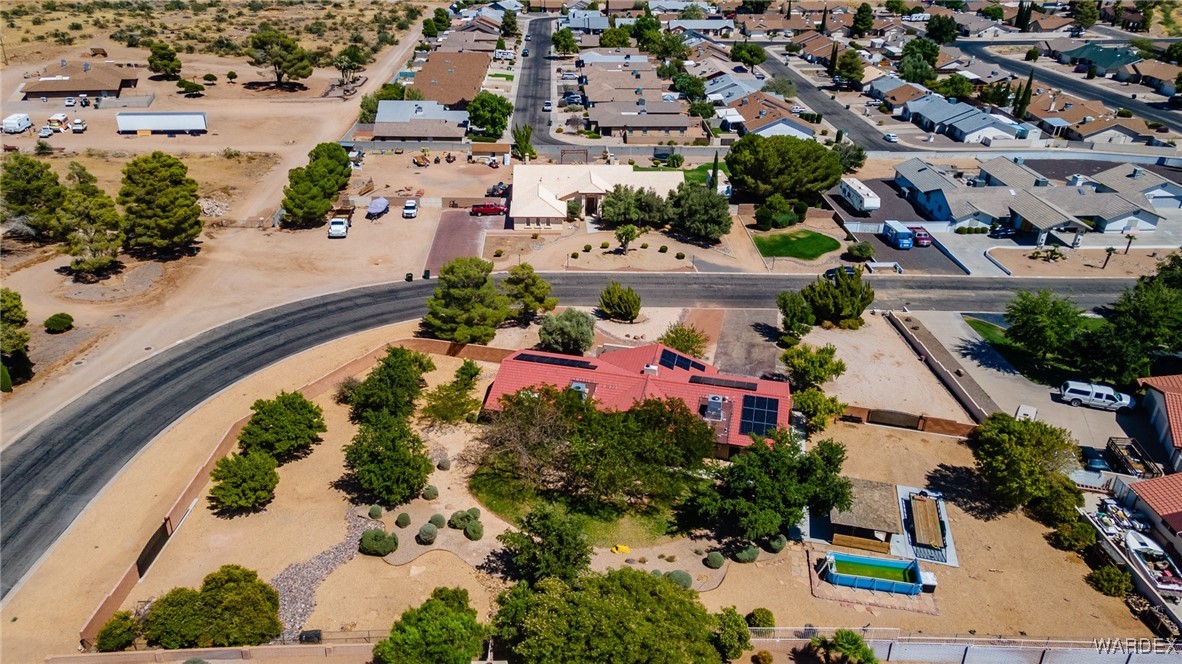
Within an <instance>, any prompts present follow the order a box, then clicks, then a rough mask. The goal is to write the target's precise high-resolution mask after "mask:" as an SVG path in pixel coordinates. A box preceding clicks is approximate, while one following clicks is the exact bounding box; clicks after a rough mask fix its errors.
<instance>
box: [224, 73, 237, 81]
mask: <svg viewBox="0 0 1182 664" xmlns="http://www.w3.org/2000/svg"><path fill="white" fill-rule="evenodd" d="M226 80H227V81H229V82H231V83H233V82H234V81H236V80H238V72H236V71H228V72H226Z"/></svg>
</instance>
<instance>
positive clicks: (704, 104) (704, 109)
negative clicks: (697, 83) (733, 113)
mask: <svg viewBox="0 0 1182 664" xmlns="http://www.w3.org/2000/svg"><path fill="white" fill-rule="evenodd" d="M689 114H690V116H692V117H695V118H712V117H714V103H713V102H709V101H705V100H699V101H695V102H692V103H690V105H689Z"/></svg>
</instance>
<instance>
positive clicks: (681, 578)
mask: <svg viewBox="0 0 1182 664" xmlns="http://www.w3.org/2000/svg"><path fill="white" fill-rule="evenodd" d="M665 578H666V579H669V580H670V581H672V582H673V583H676V584H677V585H679V586H681V587H682V588H685V589H686V590H689V588H690V586H692V585H694V577H692V576H690V575H689V572H687V571H685V570H680V569H679V570H674V571H672V572H669V573H668V574H666V575H665Z"/></svg>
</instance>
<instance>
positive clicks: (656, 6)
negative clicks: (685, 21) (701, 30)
mask: <svg viewBox="0 0 1182 664" xmlns="http://www.w3.org/2000/svg"><path fill="white" fill-rule="evenodd" d="M632 4H635V1H633V3H632ZM631 6H632V5H629V8H631ZM690 6H696V7H698V8H700V9H701V10H702V12H703V13H705V14H706V15H707V16H709V15H711V14H714V13H715V12H716V10H715V8H714V7H711V6H710V5H709V4H707V3H705V2H683V0H654V1H653V2H650V3H648V10H649V11H651V12H652V13H654V14H680V13H681V12H683V11H685V10H686V8H688V7H690Z"/></svg>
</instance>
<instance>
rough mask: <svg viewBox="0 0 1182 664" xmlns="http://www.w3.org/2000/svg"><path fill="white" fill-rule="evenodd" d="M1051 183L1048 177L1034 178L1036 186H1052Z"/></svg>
mask: <svg viewBox="0 0 1182 664" xmlns="http://www.w3.org/2000/svg"><path fill="white" fill-rule="evenodd" d="M1050 184H1051V182H1050V180H1048V179H1046V178H1035V180H1034V186H1036V187H1047V186H1050Z"/></svg>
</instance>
